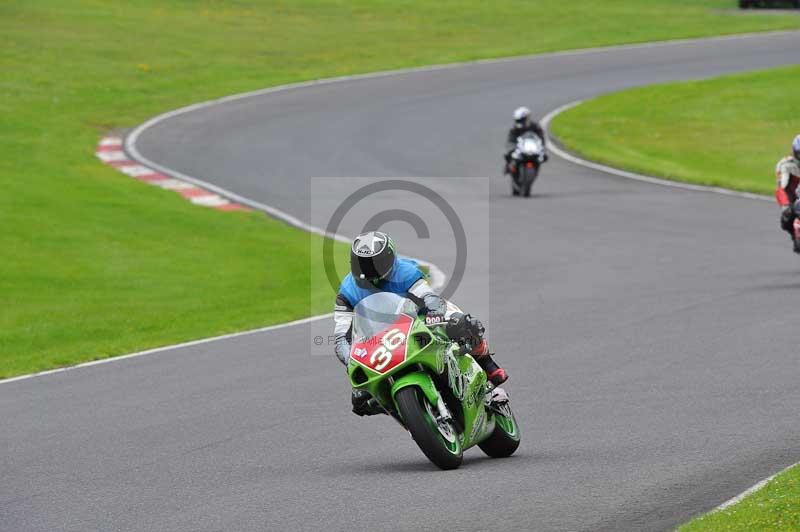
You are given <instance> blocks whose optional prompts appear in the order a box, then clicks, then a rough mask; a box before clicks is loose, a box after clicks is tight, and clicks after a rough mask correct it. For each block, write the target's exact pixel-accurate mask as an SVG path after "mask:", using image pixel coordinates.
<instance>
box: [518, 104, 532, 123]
mask: <svg viewBox="0 0 800 532" xmlns="http://www.w3.org/2000/svg"><path fill="white" fill-rule="evenodd" d="M530 117H531V110H530V109H528V108H527V107H517V109H516V111H514V126H515V127H517V128H521V127H525V126H527V125H528V119H529V118H530Z"/></svg>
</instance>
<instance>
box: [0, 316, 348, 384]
mask: <svg viewBox="0 0 800 532" xmlns="http://www.w3.org/2000/svg"><path fill="white" fill-rule="evenodd" d="M332 316H333V313H329V314H320V315H318V316H311V317H309V318H303V319H300V320H294V321H288V322H286V323H279V324H277V325H270V326H268V327H260V328H258V329H250V330H249V331H240V332H235V333H230V334H223V335H220V336H212V337H210V338H202V339H200V340H192V341H190V342H183V343H180V344H173V345H165V346H163V347H156V348H153V349H147V350H146V351H137V352H135V353H128V354H127V355H119V356H115V357H112V358H103V359H101V360H92V361H91V362H84V363H82V364H77V365H75V366H68V367H66V368H58V369H50V370H47V371H40V372H38V373H29V374H27V375H20V376H19V377H11V378H10V379H4V380H0V384H8V383H10V382H17V381H22V380H25V379H31V378H33V377H42V376H44V375H53V374H54V373H63V372H65V371H72V370H74V369H78V368H88V367H89V366H99V365H100V364H108V363H110V362H117V361H119V360H127V359H129V358H135V357H141V356H145V355H152V354H154V353H163V352H164V351H172V350H173V349H181V348H183V347H192V346H195V345H202V344H208V343H211V342H217V341H219V340H227V339H230V338H238V337H240V336H248V335H251V334H258V333H263V332H269V331H275V330H278V329H285V328H286V327H294V326H295V325H303V324H306V323H311V322H314V321H319V320H321V319H324V318H330V317H332Z"/></svg>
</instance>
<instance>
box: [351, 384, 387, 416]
mask: <svg viewBox="0 0 800 532" xmlns="http://www.w3.org/2000/svg"><path fill="white" fill-rule="evenodd" d="M352 402H353V413H354V414H356V415H357V416H374V415H376V414H385V413H386V411H385V410H384V409H383V408H382V407H381V405H380V404H378V401H376V400H375V399H374V398H373V397H372V395H370V393H369V392H367V391H364V390H353V396H352Z"/></svg>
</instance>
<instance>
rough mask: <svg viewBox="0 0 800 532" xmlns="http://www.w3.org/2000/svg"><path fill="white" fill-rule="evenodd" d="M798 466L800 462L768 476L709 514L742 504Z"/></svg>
mask: <svg viewBox="0 0 800 532" xmlns="http://www.w3.org/2000/svg"><path fill="white" fill-rule="evenodd" d="M798 464H800V462H796V463H794V464H792V465H790V466H788V467H786V468H784V469H782V470H780V471H778V472H777V473H775V474H774V475H771V476H768V477H767V478H765V479H764V480H762V481H761V482H758V483H756V484H753V485H752V486H750V487H749V488H747V489H746V490H744V491H743V492H741V493H740V494H739V495H737V496H736V497H733V498H732V499H728V500H727V501H725V502H723V503H722V504H720V505H719V506H717V507H716V508H714V509H713V510H711V512H709V513H712V514H713V513H716V512H720V511H722V510H725V509H726V508H729V507H731V506H733V505H734V504H738V503H740V502H742V501H743V500H744V499H745V498H747V497H749V496H750V495H752V494H753V493H755V492H757V491H758V490H760V489H761V488H763V487H764V486H766V485H767V484H768V483H769V481H770V480H772V479H773V478H775V477H777V476H778V475H780V474H781V473H785V472H786V471H788V470H790V469H791V468H793V467H794V466H796V465H798Z"/></svg>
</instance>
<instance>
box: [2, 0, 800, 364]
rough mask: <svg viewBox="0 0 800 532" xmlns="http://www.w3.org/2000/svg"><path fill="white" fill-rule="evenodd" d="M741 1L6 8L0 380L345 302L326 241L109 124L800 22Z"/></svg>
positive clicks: (43, 2) (13, 0)
mask: <svg viewBox="0 0 800 532" xmlns="http://www.w3.org/2000/svg"><path fill="white" fill-rule="evenodd" d="M734 3H735V2H734V1H733V0H730V1H729V0H650V1H647V2H643V1H641V0H614V1H608V2H602V3H597V2H593V1H588V0H587V1H573V2H563V1H561V0H558V1H556V0H540V1H537V2H530V1H527V0H513V1H510V0H505V1H498V2H491V3H490V2H483V1H480V0H467V1H460V2H455V1H453V0H440V1H420V0H392V1H372V0H370V1H367V0H359V1H350V2H345V1H333V0H327V1H323V0H317V1H270V2H266V1H262V2H243V1H232V0H231V1H210V0H206V1H192V2H190V1H188V0H180V1H179V0H169V1H168V0H158V1H156V0H136V1H133V2H108V1H104V0H83V1H79V0H37V1H35V2H32V1H30V0H6V1H4V2H2V3H0V68H2V72H3V75H2V76H0V116H2V120H0V184H1V185H2V187H3V194H2V195H0V223H2V227H3V231H2V232H1V233H0V247H1V248H2V249H3V251H4V255H3V260H2V261H0V294H2V296H0V297H2V313H0V377H8V376H12V375H15V374H20V373H26V372H31V371H36V370H43V369H47V368H52V367H57V366H63V365H69V364H74V363H77V362H80V361H85V360H91V359H97V358H103V357H107V356H112V355H115V354H120V353H124V352H128V351H132V350H136V349H144V348H148V347H154V346H158V345H163V344H168V343H173V342H178V341H183V340H188V339H192V338H198V337H205V336H210V335H214V334H220V333H224V332H229V331H234V330H241V329H246V328H251V327H256V326H261V325H265V324H270V323H275V322H280V321H285V320H288V319H292V318H299V317H302V316H307V315H309V314H311V313H316V312H321V311H327V310H329V309H330V299H331V294H330V291H329V290H328V289H320V290H315V291H314V292H313V293H310V294H308V292H309V291H310V289H308V288H307V287H308V286H309V282H308V278H309V275H310V274H309V264H311V263H312V262H313V260H312V257H311V256H310V249H311V246H310V245H309V238H310V237H309V236H307V235H305V234H303V233H301V232H300V231H297V230H293V229H289V228H287V227H286V226H284V225H282V224H280V223H278V222H275V221H271V220H269V219H265V218H264V217H263V216H261V215H259V214H255V213H220V212H216V211H212V210H205V209H201V208H197V207H193V206H191V205H190V204H189V203H187V202H185V201H183V200H182V199H180V198H179V197H178V196H177V195H175V194H173V193H170V192H165V191H161V190H158V189H156V188H154V187H149V186H146V185H144V184H142V183H139V182H136V181H135V180H132V179H130V178H127V177H125V176H123V175H122V174H120V173H117V172H115V171H113V170H111V169H110V168H108V167H105V166H104V165H102V164H100V163H99V162H98V161H97V160H96V159H95V158H94V156H93V150H94V146H95V144H96V142H97V140H98V138H99V137H100V136H101V135H102V134H103V133H105V132H106V131H108V130H109V129H110V128H115V127H128V126H133V125H135V124H137V123H139V122H141V121H143V120H144V119H146V118H148V117H149V116H152V115H154V114H156V113H159V112H162V111H165V110H168V109H171V108H175V107H178V106H182V105H186V104H188V103H191V102H195V101H200V100H206V99H209V98H214V97H219V96H223V95H227V94H230V93H235V92H240V91H245V90H252V89H256V88H261V87H266V86H270V85H276V84H280V83H285V82H290V81H298V80H304V79H310V78H318V77H324V76H333V75H342V74H349V73H354V72H366V71H373V70H380V69H387V68H397V67H407V66H413V65H422V64H430V63H443V62H452V61H462V60H469V59H478V58H487V57H496V56H506V55H515V54H528V53H534V52H544V51H551V50H560V49H566V48H580V47H589V46H597V45H605V44H615V43H629V42H639V41H647V40H656V39H668V38H679V37H695V36H707V35H713V34H722V33H737V32H745V31H758V30H771V29H786V28H797V27H800V18H794V17H775V16H747V17H743V16H732V15H731V14H730V13H728V12H726V11H725V9H726V8H730V7H732V6H733V5H734ZM521 35H530V38H525V39H522V38H520V36H521ZM342 251H343V252H344V250H342ZM343 254H344V253H343ZM307 294H308V295H307Z"/></svg>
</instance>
